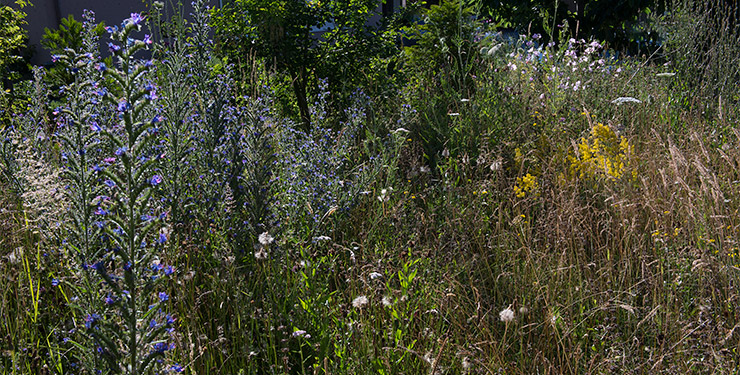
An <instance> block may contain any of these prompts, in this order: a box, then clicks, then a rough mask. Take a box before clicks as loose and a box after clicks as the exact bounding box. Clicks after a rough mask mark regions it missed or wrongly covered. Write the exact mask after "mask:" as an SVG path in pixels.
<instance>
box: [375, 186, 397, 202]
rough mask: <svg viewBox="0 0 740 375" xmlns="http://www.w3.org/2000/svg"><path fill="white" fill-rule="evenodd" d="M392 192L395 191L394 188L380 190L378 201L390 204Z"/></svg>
mask: <svg viewBox="0 0 740 375" xmlns="http://www.w3.org/2000/svg"><path fill="white" fill-rule="evenodd" d="M391 190H393V188H388V189H380V195H378V200H379V201H381V202H388V199H390V196H388V193H389V192H390V191H391Z"/></svg>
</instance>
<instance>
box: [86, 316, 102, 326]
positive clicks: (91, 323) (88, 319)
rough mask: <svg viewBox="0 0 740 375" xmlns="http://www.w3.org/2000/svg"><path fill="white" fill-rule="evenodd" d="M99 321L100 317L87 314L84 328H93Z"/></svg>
mask: <svg viewBox="0 0 740 375" xmlns="http://www.w3.org/2000/svg"><path fill="white" fill-rule="evenodd" d="M98 320H100V315H98V314H87V316H86V317H85V328H87V329H90V328H92V327H94V326H95V323H97V321H98Z"/></svg>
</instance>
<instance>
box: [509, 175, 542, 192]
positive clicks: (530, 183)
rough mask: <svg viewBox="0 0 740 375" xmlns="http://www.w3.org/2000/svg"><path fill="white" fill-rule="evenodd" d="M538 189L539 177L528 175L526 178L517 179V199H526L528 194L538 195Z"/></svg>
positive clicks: (515, 186) (515, 187)
mask: <svg viewBox="0 0 740 375" xmlns="http://www.w3.org/2000/svg"><path fill="white" fill-rule="evenodd" d="M538 187H539V184H537V177H536V176H532V175H531V174H529V173H527V175H526V176H524V177H517V178H516V185H514V195H516V196H517V198H524V197H525V196H526V195H527V193H530V194H535V195H537V188H538Z"/></svg>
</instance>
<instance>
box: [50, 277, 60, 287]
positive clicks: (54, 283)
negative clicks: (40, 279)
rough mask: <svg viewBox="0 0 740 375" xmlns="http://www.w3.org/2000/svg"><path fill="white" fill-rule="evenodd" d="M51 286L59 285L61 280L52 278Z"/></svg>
mask: <svg viewBox="0 0 740 375" xmlns="http://www.w3.org/2000/svg"><path fill="white" fill-rule="evenodd" d="M51 286H59V280H57V279H51Z"/></svg>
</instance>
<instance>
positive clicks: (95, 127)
mask: <svg viewBox="0 0 740 375" xmlns="http://www.w3.org/2000/svg"><path fill="white" fill-rule="evenodd" d="M90 130H92V131H94V132H99V131H101V130H103V128H101V127H100V125H98V123H97V122H95V121H93V122H92V124H90Z"/></svg>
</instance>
